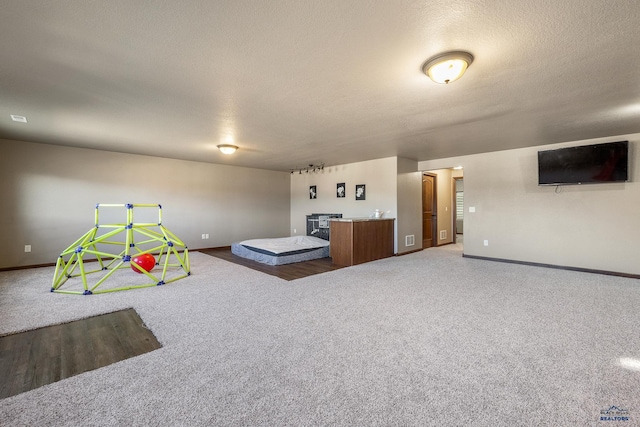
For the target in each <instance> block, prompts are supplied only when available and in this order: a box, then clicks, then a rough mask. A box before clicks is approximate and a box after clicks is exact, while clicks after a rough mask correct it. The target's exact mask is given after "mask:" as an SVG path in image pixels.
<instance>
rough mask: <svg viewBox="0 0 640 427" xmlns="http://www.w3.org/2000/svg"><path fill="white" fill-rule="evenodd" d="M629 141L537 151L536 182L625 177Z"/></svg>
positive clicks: (588, 181) (618, 179) (585, 181)
mask: <svg viewBox="0 0 640 427" xmlns="http://www.w3.org/2000/svg"><path fill="white" fill-rule="evenodd" d="M628 170H629V141H618V142H606V143H603V144H591V145H582V146H579V147H567V148H558V149H555V150H546V151H538V185H570V184H599V183H607V182H625V181H628V180H629V172H628Z"/></svg>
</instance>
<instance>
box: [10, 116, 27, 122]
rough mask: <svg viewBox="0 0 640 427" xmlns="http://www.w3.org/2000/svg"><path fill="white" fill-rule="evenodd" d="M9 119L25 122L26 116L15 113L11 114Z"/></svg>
mask: <svg viewBox="0 0 640 427" xmlns="http://www.w3.org/2000/svg"><path fill="white" fill-rule="evenodd" d="M11 120H13V121H14V122H20V123H27V118H26V117H25V116H16V115H15V114H11Z"/></svg>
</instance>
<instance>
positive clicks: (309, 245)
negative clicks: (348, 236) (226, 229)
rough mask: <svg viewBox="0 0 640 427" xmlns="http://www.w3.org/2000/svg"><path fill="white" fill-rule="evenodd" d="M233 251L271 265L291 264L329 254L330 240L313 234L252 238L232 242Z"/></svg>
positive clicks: (324, 256)
mask: <svg viewBox="0 0 640 427" xmlns="http://www.w3.org/2000/svg"><path fill="white" fill-rule="evenodd" d="M231 253H233V254H234V255H237V256H240V257H242V258H247V259H251V260H254V261H258V262H261V263H264V264H269V265H282V264H291V263H294V262H302V261H309V260H312V259H318V258H326V257H328V256H329V242H328V241H326V240H324V239H319V238H317V237H313V236H292V237H278V238H272V239H251V240H243V241H242V242H236V243H232V244H231Z"/></svg>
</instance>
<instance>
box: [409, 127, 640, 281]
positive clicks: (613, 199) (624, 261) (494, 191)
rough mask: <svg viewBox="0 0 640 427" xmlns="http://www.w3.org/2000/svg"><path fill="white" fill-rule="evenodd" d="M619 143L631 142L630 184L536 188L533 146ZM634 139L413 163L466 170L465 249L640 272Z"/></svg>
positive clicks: (639, 189)
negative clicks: (461, 167)
mask: <svg viewBox="0 0 640 427" xmlns="http://www.w3.org/2000/svg"><path fill="white" fill-rule="evenodd" d="M619 140H629V141H630V160H629V162H630V168H631V170H630V180H631V182H627V183H617V184H590V185H573V186H563V187H560V189H559V191H556V188H555V187H546V186H542V187H541V186H538V185H537V182H538V169H537V165H538V160H537V152H538V150H541V149H544V150H547V149H553V148H560V147H566V146H575V145H584V144H590V143H597V142H610V141H619ZM638 141H640V134H633V135H623V136H614V137H609V138H599V139H593V140H586V141H573V142H568V143H563V144H555V145H545V146H541V147H531V148H522V149H517V150H508V151H500V152H495V153H485V154H480V155H473V156H463V157H456V158H449V159H440V160H433V161H425V162H419V164H418V167H419V168H420V169H421V170H432V169H439V168H446V167H452V166H457V165H461V166H463V167H464V185H465V193H464V197H465V213H464V224H465V230H464V231H465V236H464V253H465V254H468V255H476V256H484V257H491V258H501V259H509V260H517V261H527V262H536V263H543V264H553V265H560V266H568V267H578V268H586V269H594V270H605V271H612V272H619V273H627V274H640V262H638V253H640V226H639V224H640V222H639V221H640V183H639V182H637V180H638V179H640V178H639V177H640V174H639V167H640V161H639V160H640V154H639V151H640V150H638V143H639V142H638ZM470 208H475V210H476V211H475V213H471V212H469V209H470ZM484 240H487V241H488V246H484V243H483V242H484Z"/></svg>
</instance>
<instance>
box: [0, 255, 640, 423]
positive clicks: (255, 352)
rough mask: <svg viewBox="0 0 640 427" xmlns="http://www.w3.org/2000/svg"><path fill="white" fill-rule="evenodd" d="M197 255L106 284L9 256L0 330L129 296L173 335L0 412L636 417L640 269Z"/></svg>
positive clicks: (92, 417)
mask: <svg viewBox="0 0 640 427" xmlns="http://www.w3.org/2000/svg"><path fill="white" fill-rule="evenodd" d="M190 256H191V270H192V276H190V277H188V278H185V279H182V280H179V281H176V282H174V283H170V284H167V285H164V286H161V287H153V288H143V289H135V290H130V291H123V292H115V293H107V294H102V295H89V296H82V295H66V294H56V293H50V292H49V288H50V286H51V281H52V277H53V273H54V270H53V268H49V267H46V268H37V269H32V270H18V271H8V272H1V273H0V335H6V334H10V333H14V332H18V331H23V330H29V329H34V328H37V327H41V326H46V325H51V324H59V323H64V322H69V321H72V320H76V319H81V318H85V317H90V316H94V315H97V314H101V313H108V312H113V311H116V310H122V309H125V308H129V307H133V308H135V310H136V311H137V312H138V314H139V315H140V317H141V319H142V320H143V321H144V323H145V324H146V326H147V327H148V328H149V329H151V330H152V331H153V333H154V334H155V336H156V337H157V338H158V340H159V341H160V343H161V344H162V346H163V347H162V348H160V349H158V350H156V351H153V352H150V353H146V354H143V355H141V356H137V357H134V358H131V359H127V360H124V361H121V362H118V363H115V364H112V365H109V366H106V367H103V368H100V369H96V370H93V371H90V372H86V373H83V374H80V375H77V376H74V377H71V378H67V379H64V380H62V381H58V382H56V383H53V384H49V385H46V386H43V387H40V388H37V389H34V390H31V391H28V392H25V393H22V394H19V395H16V396H12V397H8V398H5V399H2V400H0V425H3V426H5V425H6V426H22V425H25V426H26V425H38V426H78V425H83V426H90V425H94V426H146V425H150V426H151V425H153V426H165V425H166V426H169V425H170V426H180V425H185V426H186V425H189V426H192V425H195V426H207V425H216V426H320V425H332V426H347V425H348V426H353V425H358V426H516V425H517V426H558V425H562V426H585V425H593V426H597V425H617V424H619V425H639V424H640V333H638V325H640V310H639V309H638V308H639V307H640V281H638V280H636V279H629V278H621V277H613V276H604V275H598V274H589V273H580V272H572V271H563V270H556V269H545V268H541V267H533V266H523V265H516V264H505V263H498V262H491V261H482V260H476V259H469V258H463V257H462V253H461V250H460V248H459V247H458V246H456V245H449V246H445V247H440V248H433V249H429V250H425V251H421V252H417V253H413V254H409V255H405V256H401V257H393V258H387V259H384V260H379V261H375V262H371V263H367V264H362V265H358V266H353V267H348V268H343V269H340V270H335V271H331V272H327V273H323V274H318V275H314V276H309V277H306V278H303V279H298V280H293V281H286V280H282V279H279V278H277V277H273V276H269V275H266V274H264V273H261V272H258V271H254V270H251V269H248V268H246V267H243V266H239V265H236V264H232V263H229V262H227V261H224V260H221V259H218V258H214V257H210V256H207V255H204V254H200V253H197V252H194V253H192V254H190ZM114 280H116V281H123V283H121V284H126V281H127V280H128V279H127V277H126V275H125V274H124V272H123V275H121V276H115V275H114ZM0 380H3V379H0ZM616 416H617V417H619V418H621V419H622V418H625V417H626V418H628V420H629V421H620V422H619V423H618V422H616V421H605V420H603V418H606V417H611V418H613V417H616Z"/></svg>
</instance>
